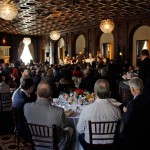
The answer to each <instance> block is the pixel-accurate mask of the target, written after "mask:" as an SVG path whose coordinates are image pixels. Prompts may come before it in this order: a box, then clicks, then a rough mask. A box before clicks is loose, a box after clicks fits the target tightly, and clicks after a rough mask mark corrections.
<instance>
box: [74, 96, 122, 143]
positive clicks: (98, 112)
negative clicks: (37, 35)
mask: <svg viewBox="0 0 150 150" xmlns="http://www.w3.org/2000/svg"><path fill="white" fill-rule="evenodd" d="M120 119H121V112H120V110H119V108H118V107H117V106H115V105H113V104H112V103H111V102H110V101H109V100H107V99H98V98H97V99H96V100H95V102H94V103H92V104H90V105H88V106H86V107H85V108H84V109H83V111H82V112H81V114H80V118H79V122H78V124H77V130H78V132H79V133H85V141H86V142H87V143H89V128H88V121H89V120H90V121H92V122H93V121H97V122H98V121H117V120H120ZM108 136H111V135H108ZM112 142H113V141H112V140H107V141H106V140H101V141H94V144H98V143H101V144H105V143H112Z"/></svg>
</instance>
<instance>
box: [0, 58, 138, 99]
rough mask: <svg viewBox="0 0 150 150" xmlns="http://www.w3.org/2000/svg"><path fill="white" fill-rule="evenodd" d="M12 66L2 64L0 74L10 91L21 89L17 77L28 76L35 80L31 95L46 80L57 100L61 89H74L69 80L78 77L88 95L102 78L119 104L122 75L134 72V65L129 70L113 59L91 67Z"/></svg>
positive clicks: (71, 65) (67, 65)
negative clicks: (11, 89)
mask: <svg viewBox="0 0 150 150" xmlns="http://www.w3.org/2000/svg"><path fill="white" fill-rule="evenodd" d="M13 65H14V66H13ZM13 65H12V63H11V64H10V65H9V64H1V73H2V74H3V75H4V76H5V82H6V83H8V84H9V86H10V88H14V89H17V88H18V87H19V86H20V78H21V77H26V76H28V77H31V78H32V79H33V81H34V88H33V92H34V93H35V92H36V89H37V86H38V84H39V82H40V81H41V80H48V82H49V83H51V84H53V88H54V89H53V90H54V91H56V92H55V93H54V94H53V96H54V97H58V94H59V92H60V91H61V90H63V87H65V86H67V87H69V88H75V87H76V86H75V83H74V80H72V77H75V78H80V80H81V82H80V84H79V86H78V88H81V89H84V90H87V91H89V92H93V87H94V84H95V82H96V81H97V80H98V79H101V78H102V79H106V80H108V82H109V83H110V85H111V87H110V89H111V97H113V98H115V99H117V100H118V101H119V99H118V94H119V82H120V81H121V79H122V75H123V74H126V75H127V76H130V77H133V76H134V74H132V75H131V72H132V71H133V72H135V71H134V70H133V69H134V68H133V66H130V65H129V68H128V69H127V64H125V65H122V67H120V66H119V64H118V63H116V62H115V61H114V60H110V61H109V62H108V63H107V64H104V63H103V62H102V61H101V62H96V61H93V62H92V64H90V63H85V62H84V63H83V64H78V63H77V64H66V65H63V66H60V65H49V64H47V63H46V64H32V66H31V65H28V66H25V65H23V64H20V63H19V62H18V61H17V62H15V63H14V64H13ZM6 66H7V67H6ZM120 68H121V69H120ZM129 74H130V75H129ZM56 83H57V84H56Z"/></svg>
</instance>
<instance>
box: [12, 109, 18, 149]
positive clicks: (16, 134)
mask: <svg viewBox="0 0 150 150" xmlns="http://www.w3.org/2000/svg"><path fill="white" fill-rule="evenodd" d="M12 116H13V121H14V142H15V143H16V142H17V150H19V143H20V140H19V129H18V127H17V122H18V117H17V110H16V108H14V107H12Z"/></svg>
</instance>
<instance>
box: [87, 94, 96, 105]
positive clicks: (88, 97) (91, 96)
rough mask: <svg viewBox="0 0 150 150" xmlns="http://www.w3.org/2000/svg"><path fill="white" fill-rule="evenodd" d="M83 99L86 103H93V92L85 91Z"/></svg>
mask: <svg viewBox="0 0 150 150" xmlns="http://www.w3.org/2000/svg"><path fill="white" fill-rule="evenodd" d="M85 100H86V101H87V102H88V103H93V102H94V100H95V94H94V93H85Z"/></svg>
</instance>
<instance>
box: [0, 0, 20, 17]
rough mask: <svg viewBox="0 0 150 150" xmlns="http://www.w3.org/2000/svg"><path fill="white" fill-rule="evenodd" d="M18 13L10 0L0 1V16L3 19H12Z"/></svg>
mask: <svg viewBox="0 0 150 150" xmlns="http://www.w3.org/2000/svg"><path fill="white" fill-rule="evenodd" d="M17 14H18V10H17V7H16V5H15V4H14V3H13V2H12V1H11V0H3V1H2V2H0V17H1V18H2V19H4V20H13V19H14V18H15V17H16V16H17Z"/></svg>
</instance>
